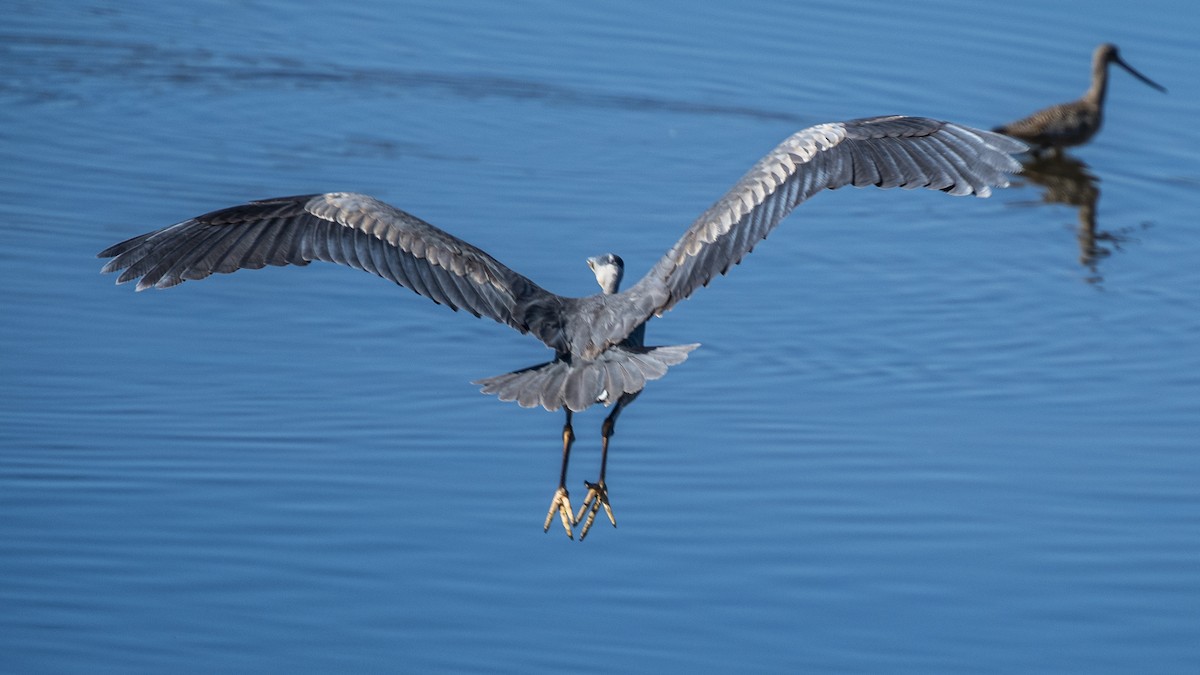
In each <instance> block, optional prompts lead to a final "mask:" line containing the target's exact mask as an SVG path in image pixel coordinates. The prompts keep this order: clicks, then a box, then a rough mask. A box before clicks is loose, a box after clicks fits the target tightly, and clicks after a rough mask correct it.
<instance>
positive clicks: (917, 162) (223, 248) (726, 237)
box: [99, 116, 1026, 539]
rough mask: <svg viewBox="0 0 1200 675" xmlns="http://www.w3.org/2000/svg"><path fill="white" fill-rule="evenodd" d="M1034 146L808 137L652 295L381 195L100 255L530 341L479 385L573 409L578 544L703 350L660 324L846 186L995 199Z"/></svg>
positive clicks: (132, 265)
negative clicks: (654, 391)
mask: <svg viewBox="0 0 1200 675" xmlns="http://www.w3.org/2000/svg"><path fill="white" fill-rule="evenodd" d="M1025 149H1026V147H1025V145H1024V144H1023V143H1021V142H1019V141H1015V140H1013V139H1011V138H1008V137H1005V136H1001V135H998V134H994V133H990V132H987V131H981V130H978V129H972V128H969V127H965V126H961V125H958V124H952V123H950V122H940V121H936V120H931V119H925V118H919V117H901V116H889V117H874V118H867V119H859V120H852V121H848V122H835V123H831V124H820V125H817V126H814V127H810V128H808V129H804V130H803V131H799V132H797V133H796V134H794V135H792V136H791V137H789V138H787V139H786V140H785V141H783V143H781V144H780V145H779V146H778V147H776V148H775V149H774V150H772V151H771V152H770V153H768V154H767V155H766V156H765V157H763V158H762V159H761V160H759V161H758V163H757V164H755V165H754V166H753V167H752V168H751V169H750V171H749V172H748V173H747V174H746V175H745V176H743V177H742V179H741V180H740V181H738V182H737V184H735V185H734V186H733V188H732V189H730V190H729V191H728V192H727V193H725V195H724V196H723V197H721V198H720V199H719V200H717V202H716V203H715V204H713V205H712V206H711V207H710V208H709V209H708V210H707V211H705V212H704V213H703V214H701V215H700V217H699V218H697V219H696V221H695V222H693V223H692V224H691V226H689V227H688V228H687V230H686V231H685V232H684V233H683V236H682V237H681V238H680V239H679V241H677V242H676V243H675V245H674V246H672V247H671V248H670V249H669V250H668V251H667V252H666V254H665V255H664V256H663V257H662V258H661V259H660V260H659V261H658V262H657V263H656V264H655V265H654V266H653V267H652V268H651V269H650V271H649V272H647V273H646V275H645V276H644V277H642V278H641V279H640V280H639V281H637V282H636V283H634V284H633V285H632V286H629V287H628V288H626V289H625V290H621V281H622V279H623V277H624V272H625V269H624V262H623V261H622V260H621V258H620V257H619V256H617V255H615V254H612V253H607V254H603V255H598V256H594V257H591V258H588V261H587V263H588V266H589V267H590V268H591V270H592V272H593V273H594V274H595V277H596V281H597V283H598V284H599V285H600V291H601V292H600V293H597V294H595V295H590V296H587V297H582V298H572V297H564V296H561V295H557V294H555V293H552V292H550V291H547V290H545V289H543V288H542V287H541V286H538V285H537V284H536V283H534V282H533V281H532V280H530V279H529V278H527V277H525V276H523V275H521V274H519V273H517V272H515V271H513V270H512V269H509V268H508V267H506V266H505V265H504V264H502V263H501V262H500V261H498V260H496V259H495V258H493V257H492V256H490V255H488V254H487V253H485V252H484V251H482V250H480V249H479V248H476V247H475V246H472V245H471V244H468V243H467V242H465V241H463V240H462V239H459V238H457V237H455V236H453V235H451V234H449V233H447V232H445V231H443V230H440V229H438V228H436V227H434V226H433V225H430V224H429V223H427V222H425V221H423V220H421V219H420V218H417V217H416V216H414V215H412V214H409V213H407V212H405V211H401V210H400V209H397V208H395V207H393V206H390V205H388V204H385V203H383V202H381V201H379V200H377V199H375V198H374V197H370V196H368V195H363V194H355V193H350V192H330V193H325V194H316V195H304V196H296V197H281V198H277V199H264V200H261V201H253V202H249V203H247V204H242V205H240V206H233V207H229V208H225V209H221V210H218V211H213V212H212V213H208V214H205V215H202V216H197V217H195V218H191V219H188V220H185V221H183V222H181V223H177V224H175V225H171V226H170V227H166V228H163V229H161V230H157V231H154V232H149V233H147V234H143V235H140V236H137V237H134V238H132V239H129V240H127V241H124V242H121V243H119V244H116V245H115V246H112V247H110V248H107V249H105V250H104V251H102V252H100V254H99V257H101V258H112V260H109V261H108V263H107V264H106V265H104V268H103V271H104V272H116V271H119V270H124V271H122V272H121V275H120V276H119V277H117V283H118V284H121V283H125V282H128V281H132V280H134V279H137V280H138V283H137V290H139V291H141V290H144V289H147V288H169V287H171V286H175V285H176V284H179V283H182V282H184V281H187V280H195V279H203V278H205V277H207V276H209V275H210V274H212V273H214V272H218V273H228V272H235V271H237V270H239V269H261V268H262V267H265V266H266V265H307V264H308V263H310V262H312V261H313V260H322V261H326V262H333V263H338V264H341V265H347V266H349V267H354V268H357V269H360V270H364V271H366V272H370V273H372V274H376V275H378V276H381V277H383V278H384V279H388V280H391V281H393V282H395V283H397V284H399V285H401V286H404V287H407V288H409V289H411V290H413V291H415V292H416V293H418V294H419V295H423V296H425V297H427V298H429V299H431V300H433V301H434V302H436V303H439V304H444V305H446V306H447V307H449V308H451V309H454V310H458V309H464V310H466V311H468V312H470V313H471V314H474V315H475V316H477V317H484V316H486V317H489V318H491V319H494V320H495V321H497V322H499V323H502V324H507V325H508V326H511V327H512V328H514V329H516V330H518V331H520V332H521V333H530V334H532V335H533V336H534V337H536V338H538V339H539V340H541V341H542V342H544V343H545V344H546V345H547V346H548V347H549V348H551V349H553V350H554V359H553V360H551V361H549V362H547V363H543V364H540V365H536V366H531V367H529V368H524V369H522V370H517V371H514V372H511V373H508V374H505V375H499V376H496V377H489V378H486V379H482V380H478V381H477V382H476V384H479V385H482V391H483V393H486V394H495V395H496V396H498V397H499V398H500V400H502V401H515V402H516V403H518V404H519V405H521V406H522V407H526V408H532V407H536V406H539V405H540V406H541V407H543V408H545V409H546V410H549V411H555V410H559V409H563V410H565V411H566V421H565V422H564V424H563V428H562V465H561V471H560V473H559V481H558V488H557V489H556V490H555V493H554V497H553V498H552V500H551V504H550V509H549V511H548V512H547V514H546V520H545V523H544V525H543V530H547V531H548V530H549V528H550V524H551V523H552V522H553V520H554V517H555V514H557V515H558V516H559V517H560V519H561V520H562V525H563V528H564V529H565V530H566V533H567V536H568V537H571V538H574V535H573V532H572V526H577V525H579V523H580V522H581V521H583V520H584V515H585V514H586V516H587V520H586V522H584V525H583V529H582V532H581V536H580V539H582V538H584V537H586V536H587V532H588V530H589V529H590V528H591V525H592V523H593V521H594V519H595V518H596V514H597V513H598V512H599V510H600V509H601V508H603V509H604V511H605V514H606V515H607V516H608V518H609V520H610V521H611V522H612V524H613V526H614V527H615V526H616V519H615V518H614V517H613V514H612V507H611V505H610V503H609V498H608V487H607V485H606V484H605V480H604V477H605V468H606V466H607V464H608V446H609V440H610V438H611V437H612V435H613V433H614V432H615V429H616V422H617V416H618V415H620V413H621V411H622V410H623V409H624V408H625V406H627V405H629V404H630V403H631V402H632V401H633V400H634V399H635V398H637V396H638V394H639V393H640V392H641V391H642V388H643V387H645V386H646V382H648V381H650V380H656V379H658V378H660V377H662V376H663V375H665V374H666V372H667V369H668V368H670V367H671V366H674V365H677V364H679V363H682V362H683V361H684V360H685V359H687V357H688V353H689V352H691V351H692V350H693V349H695V348H696V347H698V346H699V345H697V344H687V345H671V346H646V345H645V344H644V336H645V331H646V322H647V321H649V320H650V319H651V318H652V317H655V316H661V315H662V314H663V313H664V312H666V311H667V310H669V309H671V308H672V307H674V306H675V304H676V303H678V302H679V301H681V300H683V299H685V298H687V297H688V296H690V295H691V294H692V293H693V292H695V291H696V289H698V288H700V287H701V286H704V285H706V284H708V282H709V281H711V280H712V279H713V277H714V276H716V275H717V274H725V273H726V272H728V271H729V269H730V268H731V267H732V266H733V265H736V264H737V263H739V262H740V261H741V260H742V258H743V257H744V256H745V255H746V254H747V253H749V252H750V251H751V250H752V249H753V248H754V246H755V244H757V243H758V242H759V241H760V240H762V239H763V238H765V237H766V236H767V234H769V233H770V232H771V230H772V229H773V228H774V227H775V226H776V225H777V224H778V223H779V222H780V221H781V220H782V219H783V218H784V217H785V216H786V215H787V214H788V213H789V212H790V211H791V210H792V209H793V208H794V207H795V206H796V205H797V204H799V203H800V202H803V201H804V200H806V199H808V198H809V197H811V196H813V195H814V194H816V193H817V192H819V191H821V190H825V189H836V188H840V187H843V186H846V185H854V186H856V187H862V186H869V185H874V186H876V187H881V188H892V187H902V188H929V189H932V190H941V191H943V192H947V193H949V194H953V195H969V194H975V195H978V196H980V197H986V196H988V195H989V194H990V193H991V187H992V186H1001V187H1002V186H1006V185H1007V184H1008V180H1007V175H1008V174H1009V173H1012V172H1015V171H1019V170H1020V165H1019V164H1018V163H1017V162H1016V160H1015V159H1013V157H1012V155H1013V154H1015V153H1019V152H1023V151H1024V150H1025ZM596 403H601V404H604V405H605V406H611V408H612V409H611V412H609V414H608V416H607V417H605V419H604V422H603V424H602V425H601V446H602V449H601V453H602V454H601V460H600V475H599V477H598V479H597V480H596V481H595V482H594V483H593V482H585V485H586V487H587V494H586V497H585V498H584V501H583V503H582V506H581V508H580V509H579V511H578V512H574V511H572V507H571V501H570V497H569V494H568V491H567V486H566V480H567V463H568V460H569V458H570V453H571V445H572V443H573V442H574V440H575V433H574V431H573V429H572V427H571V415H572V414H573V413H576V412H579V411H581V410H584V409H585V408H588V407H589V406H591V405H593V404H596Z"/></svg>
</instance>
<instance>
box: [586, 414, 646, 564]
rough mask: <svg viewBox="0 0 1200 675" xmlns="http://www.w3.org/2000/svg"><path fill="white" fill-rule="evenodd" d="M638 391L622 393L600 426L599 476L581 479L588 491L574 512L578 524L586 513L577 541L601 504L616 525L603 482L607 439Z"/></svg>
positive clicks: (590, 527) (605, 467)
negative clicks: (591, 479) (594, 479)
mask: <svg viewBox="0 0 1200 675" xmlns="http://www.w3.org/2000/svg"><path fill="white" fill-rule="evenodd" d="M638 393H641V392H638ZM638 393H634V394H622V395H621V397H620V398H618V399H617V403H616V405H614V406H613V410H612V412H610V413H609V414H608V417H605V418H604V424H603V425H601V427H600V445H601V451H600V478H599V479H597V480H596V482H595V483H592V482H589V481H586V480H585V481H583V484H584V485H586V486H587V489H588V491H587V496H586V497H585V498H584V500H583V506H581V507H579V513H577V514H575V524H576V525H578V524H579V521H580V520H583V514H584V513H586V514H587V520H586V521H585V522H584V524H583V531H582V532H580V534H579V541H583V540H584V539H585V538H586V537H587V533H588V530H590V529H592V523H594V522H596V514H597V513H599V512H600V507H601V506H603V507H604V513H605V515H607V516H608V520H609V522H610V523H612V525H613V527H616V526H617V519H616V518H614V517H613V512H612V505H611V504H609V502H608V486H607V485H605V483H604V473H605V471H606V470H607V469H608V440H609V439H610V438H612V435H613V434H614V433H616V430H617V417H618V416H619V415H620V414H621V411H622V410H623V409H624V408H625V406H627V405H629V404H630V403H632V402H633V399H635V398H637V396H638Z"/></svg>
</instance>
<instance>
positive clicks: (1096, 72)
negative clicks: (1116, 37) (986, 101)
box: [992, 43, 1167, 155]
mask: <svg viewBox="0 0 1200 675" xmlns="http://www.w3.org/2000/svg"><path fill="white" fill-rule="evenodd" d="M1110 63H1115V64H1117V65H1118V66H1121V67H1122V68H1124V69H1125V70H1128V71H1129V73H1130V74H1131V75H1133V76H1134V77H1136V78H1137V79H1139V80H1141V81H1142V82H1145V83H1146V84H1148V85H1150V86H1151V87H1154V88H1155V89H1157V90H1159V91H1161V92H1164V93H1166V91H1167V90H1166V88H1165V87H1163V86H1162V85H1161V84H1159V83H1157V82H1155V81H1153V80H1151V79H1150V78H1148V77H1146V76H1145V75H1143V74H1141V73H1139V72H1138V71H1136V70H1134V69H1133V66H1131V65H1129V64H1128V63H1126V62H1125V59H1122V58H1121V54H1120V53H1119V52H1118V51H1117V46H1116V45H1114V44H1108V43H1105V44H1102V45H1100V46H1099V47H1096V52H1095V53H1094V54H1092V86H1091V87H1089V88H1088V90H1087V92H1086V93H1084V95H1083V98H1080V99H1079V100H1077V101H1071V102H1069V103H1059V104H1058V105H1052V106H1050V107H1049V108H1043V109H1042V110H1039V111H1037V112H1035V113H1033V114H1032V115H1030V116H1028V117H1024V118H1022V119H1019V120H1017V121H1015V122H1010V123H1008V124H1005V125H1003V126H999V127H996V128H995V129H992V131H996V132H999V133H1002V134H1007V135H1009V136H1013V137H1016V138H1019V139H1021V140H1023V141H1026V142H1028V143H1030V144H1032V145H1034V146H1035V147H1036V150H1038V151H1040V150H1045V149H1047V148H1053V149H1054V153H1055V154H1056V155H1059V154H1062V149H1063V148H1066V147H1070V146H1073V145H1083V144H1084V143H1087V142H1088V141H1090V140H1091V139H1092V136H1095V135H1096V132H1097V131H1100V125H1101V124H1102V123H1103V122H1104V96H1105V94H1106V93H1108V64H1110Z"/></svg>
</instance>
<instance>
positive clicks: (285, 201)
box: [100, 192, 563, 349]
mask: <svg viewBox="0 0 1200 675" xmlns="http://www.w3.org/2000/svg"><path fill="white" fill-rule="evenodd" d="M100 257H102V258H112V260H110V261H108V263H107V264H106V265H105V266H104V269H103V271H104V272H117V271H120V272H121V274H120V276H118V278H117V282H118V283H125V282H128V281H133V280H134V279H138V290H143V289H146V288H151V287H154V288H168V287H170V286H175V285H177V284H179V283H182V282H183V281H187V280H197V279H203V278H205V277H208V276H209V275H211V274H214V273H229V272H234V271H236V270H239V269H261V268H262V267H265V266H267V265H276V266H278V265H307V264H308V263H309V262H311V261H313V260H321V261H325V262H333V263H337V264H340V265H346V266H348V267H353V268H356V269H360V270H363V271H366V272H370V273H372V274H375V275H377V276H380V277H383V278H385V279H388V280H390V281H393V282H395V283H397V284H399V285H401V286H404V287H407V288H410V289H412V290H413V291H415V292H416V293H418V294H420V295H423V296H425V297H427V298H429V299H431V300H433V301H434V302H437V303H440V304H444V305H446V306H448V307H450V308H451V309H459V308H462V309H465V310H467V311H469V312H470V313H472V314H474V315H475V316H487V317H490V318H492V319H494V320H496V321H498V322H500V323H503V324H507V325H509V326H512V327H513V328H515V329H517V330H519V331H521V332H522V333H524V332H529V331H530V330H533V331H534V333H535V334H536V335H538V336H539V337H543V336H550V337H553V336H554V335H555V331H547V330H540V328H542V327H541V326H540V325H531V322H537V321H539V320H540V319H539V317H543V316H544V314H545V308H546V307H547V306H560V305H561V304H562V300H563V299H562V298H560V297H559V296H556V295H553V294H551V293H549V292H547V291H545V290H543V289H542V288H541V287H539V286H538V285H537V284H535V283H533V282H532V281H530V280H529V279H527V278H526V277H524V276H522V275H520V274H517V273H516V272H514V271H512V270H511V269H509V268H508V267H506V266H504V265H503V264H501V263H500V262H498V261H497V260H496V259H495V258H492V257H491V256H490V255H488V254H487V253H485V252H484V251H482V250H480V249H478V248H476V247H474V246H472V245H470V244H468V243H467V242H465V241H462V240H461V239H458V238H456V237H454V236H452V235H450V234H449V233H447V232H444V231H442V230H440V229H438V228H436V227H434V226H433V225H430V224H429V223H426V222H425V221H423V220H421V219H419V218H417V217H416V216H413V215H411V214H409V213H406V212H404V211H401V210H399V209H397V208H394V207H392V206H389V205H387V204H385V203H383V202H381V201H379V200H376V199H374V198H372V197H369V196H367V195H361V194H355V193H342V192H333V193H326V194H319V195H303V196H297V197H282V198H279V199H267V200H262V201H255V202H250V203H247V204H242V205H240V206H234V207H230V208H227V209H221V210H219V211H213V212H211V213H208V214H205V215H202V216H198V217H196V218H192V219H189V220H185V221H183V222H181V223H177V224H175V225H171V226H169V227H166V228H163V229H161V230H158V231H155V232H149V233H147V234H143V235H140V236H137V237H134V238H132V239H129V240H127V241H124V242H121V243H119V244H116V245H115V246H112V247H110V248H108V249H106V250H104V251H102V252H101V253H100ZM547 344H550V346H551V347H555V348H556V349H562V348H563V345H560V344H552V343H551V342H549V341H548V342H547Z"/></svg>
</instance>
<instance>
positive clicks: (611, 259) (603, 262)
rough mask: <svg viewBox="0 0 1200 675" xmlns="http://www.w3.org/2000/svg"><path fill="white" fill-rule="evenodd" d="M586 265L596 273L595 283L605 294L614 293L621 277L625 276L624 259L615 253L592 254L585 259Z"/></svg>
mask: <svg viewBox="0 0 1200 675" xmlns="http://www.w3.org/2000/svg"><path fill="white" fill-rule="evenodd" d="M587 264H588V267H590V268H591V269H592V274H595V275H596V283H598V284H600V289H601V290H603V291H604V292H605V293H607V294H610V295H611V294H613V293H616V292H617V291H618V290H619V289H620V287H621V277H623V276H625V261H624V260H621V256H619V255H617V254H615V253H605V254H603V255H594V256H592V257H590V258H588V259H587Z"/></svg>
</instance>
